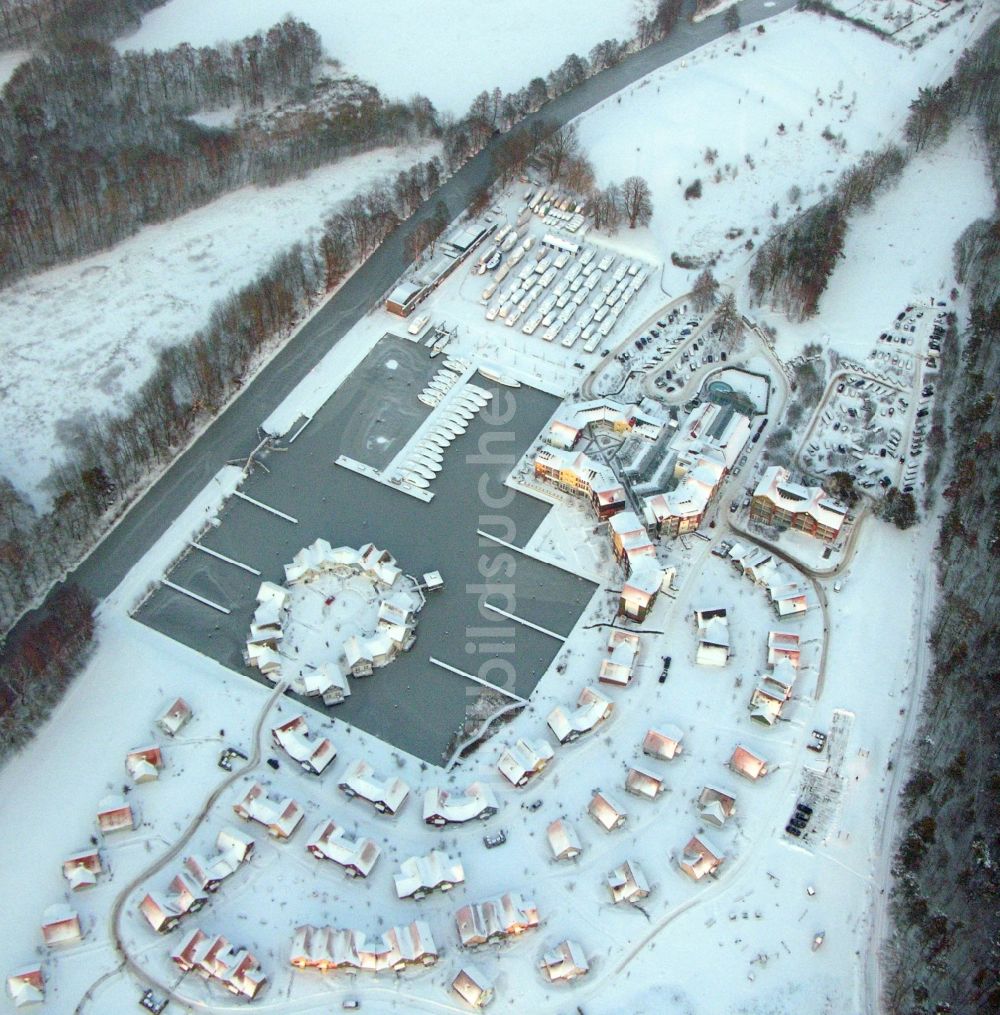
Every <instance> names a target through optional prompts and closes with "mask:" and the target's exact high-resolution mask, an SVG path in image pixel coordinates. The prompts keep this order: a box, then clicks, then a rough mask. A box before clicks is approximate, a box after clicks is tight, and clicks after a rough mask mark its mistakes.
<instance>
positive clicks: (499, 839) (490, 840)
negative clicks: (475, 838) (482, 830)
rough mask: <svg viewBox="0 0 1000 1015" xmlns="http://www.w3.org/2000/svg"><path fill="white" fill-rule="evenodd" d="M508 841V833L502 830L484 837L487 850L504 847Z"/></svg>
mask: <svg viewBox="0 0 1000 1015" xmlns="http://www.w3.org/2000/svg"><path fill="white" fill-rule="evenodd" d="M506 841H507V833H506V832H505V831H504V830H503V829H502V828H499V829H497V831H495V832H490V834H489V835H484V836H483V845H484V846H485V847H486V848H487V849H496V847H497V846H502V845H503V844H504V843H505V842H506Z"/></svg>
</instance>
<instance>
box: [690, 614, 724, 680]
mask: <svg viewBox="0 0 1000 1015" xmlns="http://www.w3.org/2000/svg"><path fill="white" fill-rule="evenodd" d="M695 620H696V621H697V624H698V652H697V655H696V656H695V661H696V662H697V663H698V665H699V666H725V665H726V663H727V662H729V620H728V618H727V616H726V609H725V607H717V608H713V609H704V610H696V611H695Z"/></svg>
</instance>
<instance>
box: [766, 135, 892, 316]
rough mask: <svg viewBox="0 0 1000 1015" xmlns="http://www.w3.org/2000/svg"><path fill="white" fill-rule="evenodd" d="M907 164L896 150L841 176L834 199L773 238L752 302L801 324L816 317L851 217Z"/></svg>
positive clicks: (868, 157)
mask: <svg viewBox="0 0 1000 1015" xmlns="http://www.w3.org/2000/svg"><path fill="white" fill-rule="evenodd" d="M906 160H907V156H906V153H905V152H904V151H903V150H902V149H901V148H899V147H898V146H896V145H888V146H887V147H885V148H883V149H882V150H880V151H878V152H867V153H866V154H865V155H864V156H862V158H861V159H860V161H859V162H858V164H857V165H855V166H852V167H851V168H850V169H848V170H846V171H845V172H844V173H843V174H842V175H841V177H840V179H839V180H838V182H837V184H836V186H835V187H834V189H833V193H832V194H830V195H829V196H828V197H826V198H824V199H823V200H822V201H820V202H819V203H817V204H815V205H813V206H812V207H811V208H808V209H806V211H804V212H803V213H802V214H800V215H797V216H796V217H795V218H794V219H792V220H791V221H790V222H788V223H786V224H785V225H783V226H781V227H780V228H778V229H776V230H775V231H774V232H772V233H771V235H770V236H769V237H768V239H767V240H766V241H765V242H764V243H763V244H761V246H760V248H759V249H758V251H757V254H756V256H755V257H754V261H753V265H752V267H751V269H750V276H749V281H750V294H751V302H752V303H753V304H756V305H759V304H761V303H763V302H764V301H765V300H767V301H769V302H770V303H771V304H772V305H774V306H777V307H780V308H781V309H782V310H783V311H784V312H785V313H787V314H788V315H789V316H790V317H792V318H794V319H795V320H799V321H802V320H805V319H806V318H808V317H812V316H814V315H815V314H816V312H817V311H818V310H819V301H820V297H821V296H822V295H823V293H824V292H825V290H826V287H827V284H828V283H829V281H830V276H831V275H832V274H833V270H834V268H835V267H836V266H837V261H838V260H839V259H840V257H841V256H842V254H843V251H844V239H845V237H846V235H847V224H848V220H849V218H850V215H851V214H852V213H853V212H854V211H855V210H858V209H863V208H868V207H870V206H871V204H872V202H873V201H874V199H875V196H876V195H877V194H878V193H879V192H880V191H881V190H882V189H884V188H885V187H887V186H888V185H889V184H890V183H891V182H893V181H895V180H897V179H898V178H899V176H900V174H901V173H902V171H903V168H904V167H905V165H906Z"/></svg>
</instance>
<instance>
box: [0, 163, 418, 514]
mask: <svg viewBox="0 0 1000 1015" xmlns="http://www.w3.org/2000/svg"><path fill="white" fill-rule="evenodd" d="M437 151H438V147H437V145H436V144H433V143H427V144H423V145H420V146H412V147H405V148H399V149H377V150H375V151H372V152H367V153H365V154H364V155H358V156H355V157H353V158H349V159H344V160H343V161H341V162H338V163H336V164H334V165H331V166H327V167H324V168H322V169H318V170H316V171H315V172H312V173H310V174H309V175H308V176H306V177H303V178H302V179H298V180H292V181H290V182H288V183H284V184H282V185H281V186H278V187H271V188H257V187H245V188H243V189H241V190H238V191H236V192H235V193H232V194H227V195H226V196H225V197H222V198H220V199H219V200H217V201H214V202H213V203H212V204H210V205H208V206H207V207H205V208H200V209H197V210H196V211H192V212H188V213H187V214H186V215H182V216H181V217H180V218H177V219H173V220H172V221H170V222H167V223H164V224H163V225H156V226H149V227H147V228H145V229H143V230H142V231H141V232H140V233H138V234H137V235H136V236H133V237H132V238H130V239H128V240H125V241H124V242H122V243H119V244H118V245H117V246H115V247H113V248H111V249H110V250H106V251H102V252H101V253H98V254H94V255H92V256H90V257H86V258H83V259H82V260H79V261H74V262H73V263H71V264H67V265H64V266H61V267H58V268H53V269H51V270H49V271H45V272H41V273H40V274H38V275H33V276H31V277H30V278H27V279H24V280H23V281H21V282H17V283H15V284H14V285H13V286H11V287H9V288H7V289H4V290H3V291H2V292H0V317H2V319H3V321H4V326H5V329H4V330H5V344H4V351H5V370H4V377H3V382H2V384H0V390H2V391H3V396H4V397H3V398H2V399H0V429H2V430H3V431H4V432H5V433H8V434H17V435H18V440H17V441H16V442H14V441H7V442H5V443H4V449H3V451H2V452H0V472H2V473H3V474H5V475H7V476H9V477H10V479H11V480H12V482H14V484H15V485H16V486H17V487H18V488H19V489H21V490H22V491H23V492H24V493H25V494H27V495H28V496H29V497H31V498H33V499H34V500H35V501H37V502H39V503H41V502H43V501H44V498H45V494H44V492H43V490H42V489H41V484H42V483H43V481H44V479H45V477H46V476H47V475H48V473H49V471H50V469H51V468H52V466H53V465H54V464H57V463H58V462H59V461H61V460H62V458H63V455H64V453H65V449H64V445H63V444H62V441H61V439H60V435H61V434H62V433H63V431H64V428H65V425H66V424H67V423H68V422H70V421H71V420H73V419H74V418H78V417H80V416H84V415H86V414H87V413H90V412H95V413H100V412H102V411H105V410H109V411H115V410H116V409H117V407H118V406H120V405H121V404H122V402H123V401H124V400H125V399H126V398H127V396H128V395H129V393H130V392H132V391H135V390H136V389H137V388H138V387H139V386H140V385H141V384H142V383H143V381H144V380H145V379H146V378H147V377H148V376H149V374H150V372H151V370H152V368H153V365H154V362H155V356H156V353H157V351H158V350H159V349H162V348H164V347H166V346H169V345H172V344H175V343H178V342H184V341H187V340H188V339H189V338H190V337H191V335H192V334H193V333H194V332H195V331H196V330H197V329H198V328H199V327H201V326H202V325H203V324H204V323H205V321H206V315H207V313H208V311H209V310H210V308H211V306H212V304H213V303H214V302H215V301H216V300H218V299H220V298H222V297H223V296H225V295H226V294H227V293H229V292H230V291H231V290H233V289H237V288H239V287H240V286H242V285H246V284H247V283H248V282H249V281H251V280H252V279H253V278H254V277H255V276H256V275H257V274H259V272H260V271H261V270H262V269H263V268H264V267H265V266H266V265H267V263H268V262H269V261H270V260H271V258H273V257H274V256H275V255H276V254H278V253H279V252H281V251H282V250H285V249H287V248H288V247H289V246H290V245H291V244H292V243H293V242H295V241H296V240H301V239H305V238H306V237H308V236H309V235H310V234H311V233H313V232H314V231H315V230H316V229H317V228H318V227H319V224H320V223H321V222H322V221H323V219H324V218H325V217H326V216H327V215H328V214H330V213H331V212H332V211H333V210H335V208H336V207H337V205H339V204H340V203H341V202H342V201H344V200H346V199H347V198H349V197H350V196H351V195H352V194H354V193H357V192H359V191H362V190H364V189H366V188H367V187H368V186H370V185H371V184H372V183H374V182H376V181H377V180H379V179H382V178H389V179H391V178H392V176H394V175H395V173H397V172H398V171H399V170H400V169H405V168H407V167H408V166H410V165H412V164H413V163H414V162H418V161H421V160H424V159H428V158H431V157H432V156H433V155H434V154H436V153H437ZM54 391H58V392H59V398H58V399H53V397H52V394H53V392H54Z"/></svg>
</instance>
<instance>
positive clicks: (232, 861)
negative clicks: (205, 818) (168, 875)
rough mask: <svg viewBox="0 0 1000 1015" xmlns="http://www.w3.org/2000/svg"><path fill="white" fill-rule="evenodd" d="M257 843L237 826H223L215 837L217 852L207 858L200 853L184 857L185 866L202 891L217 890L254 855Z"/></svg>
mask: <svg viewBox="0 0 1000 1015" xmlns="http://www.w3.org/2000/svg"><path fill="white" fill-rule="evenodd" d="M255 845H256V843H255V842H254V840H253V839H251V838H250V836H249V835H244V834H243V833H242V832H241V831H239V830H238V829H236V828H229V827H226V828H223V829H222V830H221V831H220V832H219V834H218V835H217V836H216V839H215V848H216V853H215V855H214V856H211V857H209V858H208V859H205V857H203V856H201V855H200V854H198V853H192V854H191V855H190V856H186V857H185V858H184V868H185V870H186V871H187V873H188V874H189V875H190V876H191V877H192V878H193V879H194V882H195V884H196V885H198V887H199V888H200V889H202V891H206V892H216V891H218V890H219V886H220V885H221V884H222V882H223V881H225V880H226V878H228V877H231V876H232V875H233V874H235V873H236V871H237V870H239V868H240V866H241V864H244V863H247V862H249V860H250V857H251V856H252V855H253V851H254V846H255Z"/></svg>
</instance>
